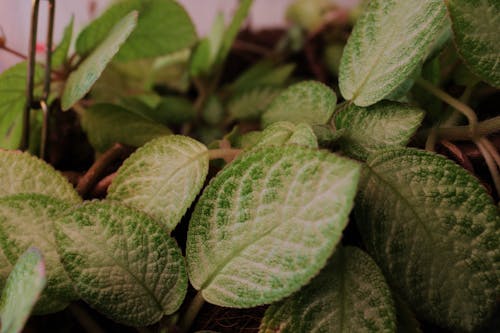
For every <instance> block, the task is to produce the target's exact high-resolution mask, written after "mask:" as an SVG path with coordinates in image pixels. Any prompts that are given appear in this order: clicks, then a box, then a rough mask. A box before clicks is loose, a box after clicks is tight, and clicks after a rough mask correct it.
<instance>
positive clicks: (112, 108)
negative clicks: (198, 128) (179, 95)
mask: <svg viewBox="0 0 500 333" xmlns="http://www.w3.org/2000/svg"><path fill="white" fill-rule="evenodd" d="M117 124H119V126H117ZM82 127H83V129H84V130H85V132H86V133H87V136H88V139H89V141H90V143H91V144H92V146H93V147H94V149H95V150H97V151H99V152H104V151H106V150H107V149H109V148H110V147H111V146H112V145H113V144H114V143H116V142H119V143H123V144H126V145H130V146H133V147H140V146H142V145H144V144H145V143H146V142H148V141H150V140H152V139H154V138H157V137H160V136H165V135H169V134H171V133H172V132H171V131H170V130H169V129H168V128H167V127H165V126H163V125H161V124H158V123H156V122H153V121H151V120H148V119H147V118H146V117H144V116H142V115H138V114H135V113H133V112H130V111H129V110H127V109H125V108H124V107H121V106H119V105H113V104H95V105H93V106H92V107H90V108H89V109H86V110H85V113H83V115H82Z"/></svg>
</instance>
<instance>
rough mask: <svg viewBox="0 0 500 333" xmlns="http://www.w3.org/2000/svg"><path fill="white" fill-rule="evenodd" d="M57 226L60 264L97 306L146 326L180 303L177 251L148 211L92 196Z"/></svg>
mask: <svg viewBox="0 0 500 333" xmlns="http://www.w3.org/2000/svg"><path fill="white" fill-rule="evenodd" d="M55 226H56V243H57V247H58V251H59V254H60V255H61V261H62V264H63V265H64V268H65V269H66V271H67V272H68V274H69V276H70V277H71V279H72V280H73V283H74V284H75V288H76V289H77V291H78V294H79V295H80V296H81V297H82V299H83V300H84V301H86V302H87V303H88V304H89V305H90V306H92V307H93V308H95V309H96V310H98V311H99V312H101V313H103V314H104V315H106V316H108V317H109V318H111V319H112V320H114V321H116V322H119V323H122V324H125V325H130V326H146V325H150V324H154V323H156V322H157V321H159V320H160V319H161V318H162V317H163V316H164V315H168V314H172V313H174V312H175V311H177V309H178V308H179V306H180V305H181V303H182V301H183V299H184V296H185V294H186V290H187V277H186V270H185V267H184V259H183V257H182V255H181V251H180V249H179V248H178V246H177V244H176V242H175V240H173V239H172V238H170V237H169V236H168V235H167V233H165V231H164V230H163V229H162V228H161V227H160V226H159V225H158V224H157V223H156V222H155V221H153V220H151V218H149V217H148V216H147V215H145V214H143V213H140V212H138V211H135V210H132V209H130V208H126V207H123V206H119V205H118V204H115V203H106V202H98V201H93V202H89V203H86V204H83V205H81V206H79V207H78V208H76V209H75V210H74V211H73V212H71V213H70V214H68V215H67V216H65V217H63V218H62V219H60V220H59V221H57V223H56V225H55Z"/></svg>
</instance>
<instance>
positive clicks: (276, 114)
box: [262, 81, 337, 127]
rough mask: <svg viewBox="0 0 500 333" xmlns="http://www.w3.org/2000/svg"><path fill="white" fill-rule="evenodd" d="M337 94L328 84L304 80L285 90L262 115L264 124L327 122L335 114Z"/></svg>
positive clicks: (312, 123)
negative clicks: (278, 122)
mask: <svg viewBox="0 0 500 333" xmlns="http://www.w3.org/2000/svg"><path fill="white" fill-rule="evenodd" d="M336 103H337V96H336V95H335V93H334V92H333V91H332V90H331V89H330V88H329V87H327V86H326V85H324V84H322V83H319V82H316V81H303V82H300V83H297V84H294V85H293V86H290V87H289V88H288V89H286V90H285V91H283V92H282V93H281V94H280V95H279V96H278V97H276V98H275V99H274V100H273V102H272V103H271V105H270V106H269V109H267V111H266V112H265V113H264V114H263V115H262V124H263V126H264V127H267V126H269V125H270V124H272V123H275V122H277V121H289V122H291V123H294V124H299V123H306V124H309V125H317V124H320V125H322V124H325V123H326V122H327V121H328V120H329V119H330V117H331V115H332V114H333V110H335V105H336Z"/></svg>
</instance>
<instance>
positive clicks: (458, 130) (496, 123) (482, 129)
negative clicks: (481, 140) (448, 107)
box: [438, 116, 500, 140]
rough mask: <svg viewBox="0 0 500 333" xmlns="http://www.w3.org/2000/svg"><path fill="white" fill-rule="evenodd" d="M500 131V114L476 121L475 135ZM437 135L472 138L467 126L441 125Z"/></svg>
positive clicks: (460, 138) (449, 137)
mask: <svg viewBox="0 0 500 333" xmlns="http://www.w3.org/2000/svg"><path fill="white" fill-rule="evenodd" d="M498 131H500V116H497V117H494V118H490V119H487V120H483V121H481V122H479V123H477V129H476V135H477V136H479V137H481V136H486V135H490V134H492V133H495V132H498ZM438 136H439V137H443V138H446V139H448V140H471V139H472V140H474V136H473V135H472V133H471V132H470V128H469V126H452V127H441V128H439V129H438Z"/></svg>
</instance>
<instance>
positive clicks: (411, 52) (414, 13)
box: [339, 0, 447, 106]
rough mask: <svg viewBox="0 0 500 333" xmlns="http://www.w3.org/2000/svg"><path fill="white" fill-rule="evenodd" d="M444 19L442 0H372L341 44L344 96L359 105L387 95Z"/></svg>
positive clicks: (424, 51) (416, 63)
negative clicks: (342, 47)
mask: <svg viewBox="0 0 500 333" xmlns="http://www.w3.org/2000/svg"><path fill="white" fill-rule="evenodd" d="M446 20H447V15H446V7H445V5H444V3H443V1H436V0H419V1H414V0H372V1H370V2H369V3H368V5H367V8H366V10H365V12H364V13H363V14H362V16H361V17H360V18H359V19H358V21H357V22H356V25H355V27H354V30H353V32H352V34H351V36H350V37H349V40H348V42H347V45H346V47H345V48H344V53H343V55H342V60H341V62H340V74H339V85H340V91H341V92H342V96H344V98H345V99H347V100H352V101H353V102H354V103H355V104H356V105H359V106H369V105H372V104H374V103H376V102H378V101H380V100H381V99H383V98H384V97H386V96H387V95H388V94H390V93H391V92H392V91H394V90H395V89H396V88H398V87H399V86H400V85H401V84H402V83H403V82H404V81H405V80H406V79H408V77H409V76H410V75H411V74H412V73H413V72H414V71H415V69H416V68H417V67H418V66H419V65H420V64H421V62H422V61H423V60H424V58H425V56H427V54H428V52H429V51H428V50H429V48H430V46H431V45H432V43H433V42H434V40H435V39H436V38H437V37H438V36H439V34H440V33H441V31H442V25H443V21H446Z"/></svg>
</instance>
